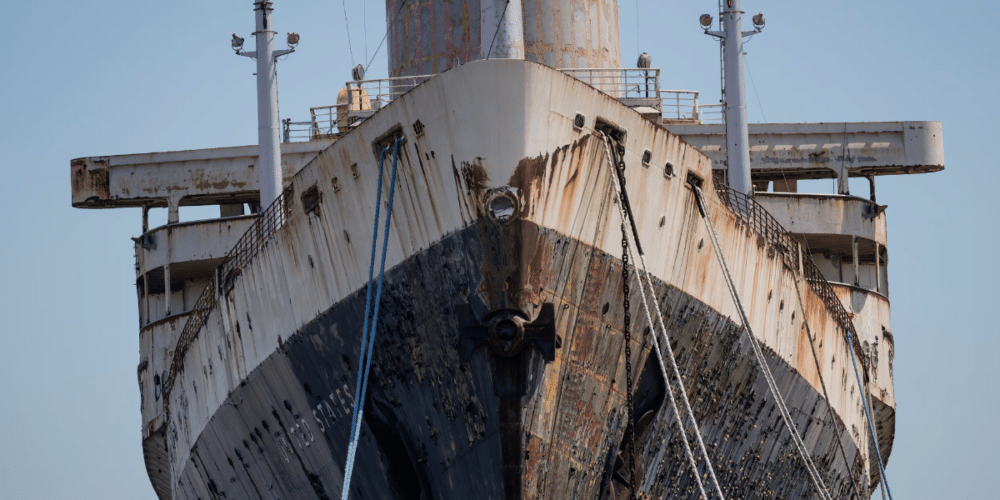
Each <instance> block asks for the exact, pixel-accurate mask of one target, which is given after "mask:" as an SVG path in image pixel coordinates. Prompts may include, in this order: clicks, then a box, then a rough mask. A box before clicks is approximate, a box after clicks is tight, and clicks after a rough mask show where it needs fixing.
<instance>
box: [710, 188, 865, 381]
mask: <svg viewBox="0 0 1000 500" xmlns="http://www.w3.org/2000/svg"><path fill="white" fill-rule="evenodd" d="M715 189H716V193H717V194H718V195H719V198H720V199H721V200H722V203H723V204H724V205H726V207H727V208H729V209H730V211H732V212H733V214H735V215H736V217H737V218H738V219H739V220H741V221H742V222H743V223H744V224H746V225H747V226H749V228H750V230H751V231H753V233H754V234H756V235H757V237H758V238H761V240H762V243H766V244H767V245H768V246H769V248H770V249H773V251H774V252H776V253H777V254H779V255H780V256H781V259H782V261H784V263H785V265H786V266H788V267H789V268H791V269H801V271H802V274H803V276H804V277H805V279H806V283H808V284H809V288H811V289H812V291H813V292H814V293H815V294H816V295H818V296H819V298H820V299H822V301H823V304H824V305H825V306H826V309H827V311H828V312H829V313H830V316H832V317H833V319H834V320H835V321H836V322H837V324H839V325H840V327H841V328H843V329H844V331H845V332H848V331H849V332H851V333H852V334H853V335H851V344H852V346H853V348H854V352H855V354H857V356H858V358H859V359H861V360H862V362H863V363H864V364H865V366H868V355H867V354H865V352H864V351H863V350H862V349H861V342H860V340H859V339H858V329H857V328H856V327H855V326H854V321H853V319H852V316H851V315H850V314H849V313H848V312H847V310H846V309H844V304H843V303H841V302H840V299H838V298H837V294H836V292H834V290H833V286H831V285H830V283H829V282H828V281H827V280H826V278H825V277H824V276H823V273H822V272H820V270H819V268H817V267H816V264H815V263H813V260H812V256H811V255H810V254H809V249H808V248H801V247H800V245H799V243H798V242H797V241H796V240H795V239H794V238H793V237H792V235H791V233H789V232H788V231H786V230H785V228H783V227H782V226H781V223H779V222H778V221H777V220H776V219H775V218H774V217H773V216H772V215H771V214H770V213H768V211H767V210H765V209H764V207H762V206H761V205H760V204H758V203H757V201H756V200H754V199H753V197H751V196H747V195H746V194H744V193H741V192H739V191H736V190H734V189H732V188H730V187H728V186H726V185H724V184H722V183H716V185H715ZM800 248H801V249H800ZM800 256H801V259H800Z"/></svg>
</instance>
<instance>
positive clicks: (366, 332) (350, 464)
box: [340, 138, 402, 500]
mask: <svg viewBox="0 0 1000 500" xmlns="http://www.w3.org/2000/svg"><path fill="white" fill-rule="evenodd" d="M401 139H402V138H400V139H396V142H395V143H394V144H393V148H394V151H393V155H392V176H391V178H390V181H389V202H388V204H387V206H386V215H385V234H384V236H383V237H382V262H381V264H380V265H379V270H378V290H377V291H376V293H375V311H374V312H372V311H371V299H372V290H371V288H372V274H373V272H374V270H375V248H376V242H377V241H378V219H379V205H380V204H381V203H382V170H383V168H382V165H383V163H384V161H385V153H386V152H387V151H389V148H388V147H386V148H385V149H383V150H382V154H381V155H380V156H379V162H378V191H377V193H376V194H375V224H374V226H375V227H374V229H373V230H372V256H371V263H370V264H369V266H368V297H367V298H366V299H365V321H364V326H363V327H362V329H361V355H360V359H359V360H358V382H357V386H356V388H355V390H354V408H353V411H352V413H353V417H352V419H351V441H350V444H348V446H347V460H346V462H345V467H344V486H343V489H342V490H341V491H340V498H341V500H347V495H348V492H349V491H350V488H351V475H352V473H353V472H354V458H355V455H356V453H357V450H358V437H359V436H360V434H361V422H362V416H363V414H364V411H365V394H366V393H367V391H368V372H369V369H370V368H371V364H372V352H373V348H374V346H375V328H376V326H378V310H379V305H380V304H381V299H382V285H383V283H384V282H385V255H386V251H387V250H388V246H389V224H390V222H391V221H392V201H393V195H394V194H395V190H396V167H397V165H398V161H399V142H400V140H401ZM369 317H370V318H371V328H369ZM366 341H367V343H368V345H367V347H366V346H365V342H366Z"/></svg>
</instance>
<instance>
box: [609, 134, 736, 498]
mask: <svg viewBox="0 0 1000 500" xmlns="http://www.w3.org/2000/svg"><path fill="white" fill-rule="evenodd" d="M602 135H604V153H605V155H606V156H607V158H608V167H609V168H610V169H611V175H617V172H616V171H615V167H614V164H613V163H614V160H613V159H612V153H611V148H610V146H609V145H608V142H609V140H610V139H609V138H608V136H607V135H606V134H603V133H602ZM611 184H612V185H613V186H614V187H615V196H616V197H617V198H618V199H619V200H622V199H624V197H623V196H622V195H623V194H624V193H622V192H621V191H620V189H619V186H618V184H616V183H615V182H614V181H613V180H612V182H611ZM629 208H630V207H626V206H625V203H624V202H622V203H619V204H618V211H619V212H620V214H621V217H622V222H623V225H624V222H625V221H629V222H630V223H631V224H632V227H633V228H634V227H635V221H634V219H632V218H631V217H629ZM626 232H627V229H626V228H624V227H623V228H622V233H623V234H624V233H626ZM632 236H633V238H638V232H637V231H635V230H634V231H633V234H632ZM636 247H637V249H640V250H641V247H640V246H639V244H638V242H636ZM631 252H632V249H631V248H629V253H630V254H631ZM632 260H633V261H635V258H634V256H633V259H632ZM639 262H640V263H641V264H642V268H641V273H637V275H638V277H639V286H640V287H641V291H642V293H640V295H639V296H640V297H641V298H642V307H643V309H644V310H645V312H646V321H647V322H648V324H649V325H650V326H653V320H652V317H651V315H650V313H649V304H648V303H647V302H646V283H645V282H644V281H643V278H645V279H646V280H649V274H648V272H647V271H646V259H645V257H644V256H643V254H642V252H641V251H640V253H639ZM637 269H639V268H637ZM649 294H650V297H651V298H652V301H653V304H654V309H655V310H656V315H657V318H658V319H659V327H660V329H659V333H661V334H662V335H663V340H664V343H665V344H666V347H667V354H668V357H669V359H670V364H671V366H672V367H673V372H674V375H675V376H676V377H677V384H678V386H679V389H680V390H679V392H680V394H681V398H682V399H683V401H684V407H685V410H686V411H687V414H688V416H689V417H690V419H691V422H692V424H693V427H694V434H695V436H696V437H697V441H698V444H699V445H700V447H701V453H702V455H703V456H704V459H705V463H706V465H707V466H708V470H709V476H710V477H711V478H712V481H713V483H714V486H715V489H716V492H717V493H718V495H719V498H721V499H723V500H725V498H726V497H725V495H723V494H722V488H721V486H720V485H719V480H718V478H717V477H716V476H715V470H714V469H713V468H712V463H711V461H710V460H709V458H708V452H707V451H706V449H705V443H704V441H703V440H702V438H701V431H700V430H699V427H698V421H697V419H696V418H695V416H694V412H693V411H692V410H691V403H690V401H689V400H688V397H687V391H686V390H685V389H684V379H683V378H681V375H680V370H679V369H678V368H677V361H676V359H675V357H674V351H673V349H672V348H671V347H670V339H669V338H668V337H667V330H666V327H665V326H664V322H663V315H661V314H660V309H659V307H660V306H659V302H658V301H657V300H656V294H655V293H654V291H653V285H652V282H650V284H649ZM650 330H651V332H652V333H653V335H652V337H653V347H654V349H656V355H657V357H656V359H657V362H658V363H657V365H658V366H659V367H660V375H662V376H663V383H664V385H665V386H666V393H667V395H668V396H669V397H670V409H671V411H672V412H673V414H674V417H675V418H676V419H677V426H678V428H679V430H680V433H681V441H683V442H684V451H685V452H686V455H687V458H688V463H689V464H690V465H691V473H692V475H693V476H694V479H695V482H696V483H697V485H698V491H700V492H701V496H702V498H705V499H707V498H708V494H707V493H706V492H705V485H704V484H703V483H702V481H701V474H700V473H699V472H698V464H697V462H696V461H695V458H694V453H693V452H692V451H691V445H690V443H689V442H688V437H687V431H686V430H685V424H684V418H683V417H682V416H681V413H680V410H679V409H678V408H677V400H676V399H675V397H674V391H673V387H672V386H671V384H670V377H669V376H668V375H667V371H666V367H665V364H664V363H663V351H661V349H660V342H659V340H658V339H657V329H656V328H650ZM633 489H635V487H633Z"/></svg>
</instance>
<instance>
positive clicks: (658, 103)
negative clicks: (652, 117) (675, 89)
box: [559, 68, 663, 110]
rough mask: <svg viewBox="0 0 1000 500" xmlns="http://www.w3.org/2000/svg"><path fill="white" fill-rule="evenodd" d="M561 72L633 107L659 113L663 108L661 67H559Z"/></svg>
mask: <svg viewBox="0 0 1000 500" xmlns="http://www.w3.org/2000/svg"><path fill="white" fill-rule="evenodd" d="M559 71H562V72H563V73H565V74H567V75H569V76H572V77H573V78H576V79H577V80H580V81H582V82H584V83H586V84H587V85H590V86H591V87H594V88H596V89H597V90H600V91H601V92H604V93H605V94H608V95H610V96H611V97H614V98H615V99H618V100H619V101H622V102H623V103H625V104H628V105H631V106H649V107H652V108H655V109H657V110H659V109H660V108H661V107H662V105H663V100H662V99H661V97H660V69H659V68H560V69H559Z"/></svg>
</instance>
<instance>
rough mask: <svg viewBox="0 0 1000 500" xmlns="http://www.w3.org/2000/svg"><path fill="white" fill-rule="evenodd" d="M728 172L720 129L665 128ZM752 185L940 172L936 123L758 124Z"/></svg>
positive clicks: (752, 157) (752, 155)
mask: <svg viewBox="0 0 1000 500" xmlns="http://www.w3.org/2000/svg"><path fill="white" fill-rule="evenodd" d="M664 126H665V127H666V128H667V129H668V130H670V131H671V132H673V133H675V134H678V135H680V136H682V137H684V140H686V141H687V142H688V143H690V144H691V145H692V146H695V147H697V148H698V150H699V151H701V152H702V153H704V154H705V155H707V156H708V157H709V158H711V159H712V167H713V168H715V169H724V168H726V152H725V148H724V147H723V146H724V143H725V129H724V128H723V127H724V126H723V125H721V124H711V125H704V124H665V125H664ZM750 169H751V171H752V173H753V178H754V180H762V181H763V180H782V179H787V180H793V179H820V178H831V177H838V176H840V175H845V176H850V177H859V176H868V175H896V174H915V173H925V172H937V171H939V170H944V136H943V130H942V126H941V123H940V122H932V121H925V122H859V123H757V124H751V125H750Z"/></svg>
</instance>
